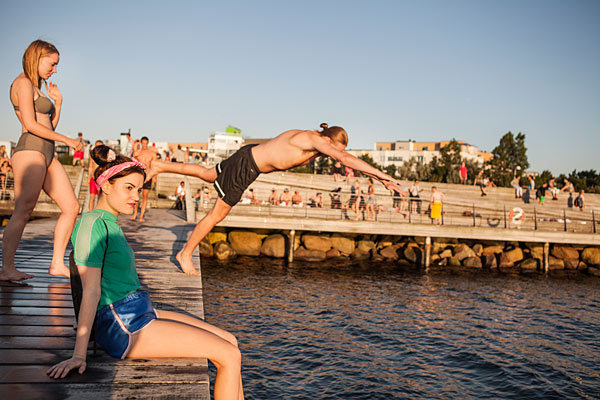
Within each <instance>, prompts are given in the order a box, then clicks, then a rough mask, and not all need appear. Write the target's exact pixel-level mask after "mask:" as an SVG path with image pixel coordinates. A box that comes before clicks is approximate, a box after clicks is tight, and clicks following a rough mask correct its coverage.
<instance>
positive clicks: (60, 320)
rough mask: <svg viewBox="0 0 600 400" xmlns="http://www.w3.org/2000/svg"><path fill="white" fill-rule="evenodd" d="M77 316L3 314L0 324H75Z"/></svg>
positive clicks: (0, 317)
mask: <svg viewBox="0 0 600 400" xmlns="http://www.w3.org/2000/svg"><path fill="white" fill-rule="evenodd" d="M74 322H75V317H74V316H73V317H62V316H52V317H48V316H27V317H24V316H22V315H1V316H0V325H56V326H73V323H74Z"/></svg>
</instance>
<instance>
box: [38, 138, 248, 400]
mask: <svg viewBox="0 0 600 400" xmlns="http://www.w3.org/2000/svg"><path fill="white" fill-rule="evenodd" d="M92 157H93V158H94V160H95V162H96V163H97V164H98V168H97V169H96V171H95V172H94V177H95V179H96V182H97V184H98V186H99V187H100V198H99V200H98V206H97V207H96V208H95V209H94V210H93V211H91V212H87V213H84V214H83V215H82V216H81V219H80V220H79V223H78V224H77V226H76V227H75V230H74V232H73V235H72V237H71V241H72V243H73V249H74V250H73V256H74V257H73V258H74V260H75V263H76V265H77V270H78V271H79V275H80V277H81V284H82V300H81V305H80V310H79V314H78V326H77V334H76V339H75V348H74V350H73V356H72V357H71V358H69V359H67V360H64V361H62V362H60V363H58V364H56V365H54V366H52V367H50V368H49V369H48V370H47V374H48V375H49V376H50V377H52V378H64V377H66V376H67V374H68V373H69V371H71V370H77V371H78V372H79V373H80V374H81V373H83V372H84V371H85V369H86V367H87V363H86V353H87V347H88V342H89V339H90V331H91V329H92V323H93V322H94V318H95V319H96V322H95V327H96V340H97V342H98V344H99V345H100V346H101V347H102V348H103V349H104V350H106V352H107V353H108V354H110V355H111V356H113V357H118V358H122V359H123V358H126V357H127V358H164V357H171V358H186V357H193V358H208V359H209V360H211V361H212V362H213V363H214V364H215V365H216V367H217V377H216V379H215V384H214V398H215V399H236V400H237V399H242V398H243V390H242V384H241V356H240V350H239V348H238V345H237V340H236V338H235V337H234V336H233V335H232V334H231V333H229V332H227V331H225V330H222V329H220V328H217V327H215V326H213V325H209V324H207V323H206V322H204V321H202V320H200V319H197V318H194V317H192V316H190V315H186V314H181V313H177V312H172V311H163V310H155V309H154V308H153V305H152V301H151V300H150V297H149V295H148V293H147V292H144V291H141V290H140V288H141V286H140V281H139V278H138V276H137V272H136V268H135V257H134V254H133V250H132V249H131V247H129V245H128V244H127V239H126V238H125V236H124V235H123V231H122V230H121V228H120V227H119V225H118V224H117V217H118V215H119V214H131V213H132V212H133V209H134V208H135V207H136V205H137V203H138V202H139V190H140V189H141V188H142V185H143V183H144V177H145V173H144V169H145V166H144V164H141V163H140V162H138V161H135V160H132V159H130V158H128V157H125V156H121V155H119V156H117V155H116V154H115V152H114V151H113V150H112V149H111V148H110V147H108V146H97V147H95V148H94V149H93V150H92Z"/></svg>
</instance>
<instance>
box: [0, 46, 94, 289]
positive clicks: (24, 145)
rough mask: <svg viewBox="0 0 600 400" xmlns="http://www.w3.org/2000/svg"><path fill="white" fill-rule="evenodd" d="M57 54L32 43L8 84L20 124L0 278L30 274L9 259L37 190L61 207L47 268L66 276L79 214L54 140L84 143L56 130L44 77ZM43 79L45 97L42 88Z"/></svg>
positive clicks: (58, 102) (53, 92)
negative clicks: (69, 245)
mask: <svg viewBox="0 0 600 400" xmlns="http://www.w3.org/2000/svg"><path fill="white" fill-rule="evenodd" d="M59 58H60V56H59V53H58V50H57V49H56V47H54V46H53V45H52V44H50V43H48V42H45V41H43V40H36V41H34V42H32V43H31V44H30V45H29V47H27V50H25V54H24V55H23V72H22V73H21V74H19V76H17V78H16V79H15V80H14V81H13V83H12V85H11V86H10V101H11V103H12V104H13V107H14V109H15V114H16V116H17V118H18V119H19V122H20V123H21V127H22V128H21V137H20V138H19V142H18V144H17V147H16V149H15V152H14V154H13V156H12V168H13V177H14V185H15V209H14V210H13V214H12V216H11V218H10V221H9V222H8V225H6V228H5V229H4V235H3V238H2V269H1V270H0V280H5V281H21V280H24V279H29V278H32V277H33V275H30V274H25V273H23V272H21V271H19V270H17V269H16V268H15V264H14V258H15V253H16V251H17V247H18V246H19V242H20V241H21V236H22V235H23V230H24V229H25V225H26V224H27V221H29V218H30V217H31V214H32V212H33V208H34V207H35V204H36V202H37V200H38V197H39V195H40V192H41V190H44V192H46V193H47V194H48V196H50V198H52V200H54V201H55V202H56V204H57V205H58V207H59V208H60V210H61V214H60V217H59V218H58V221H57V222H56V228H55V229H54V249H53V253H52V261H51V263H50V268H49V270H48V273H49V274H50V275H63V276H69V269H68V268H67V267H66V265H65V263H64V256H65V249H66V247H67V241H68V239H69V235H70V234H71V231H72V230H73V226H74V225H75V219H76V218H77V214H78V213H79V203H78V202H77V199H76V198H75V194H74V193H73V188H72V186H71V182H70V181H69V177H68V176H67V173H66V172H65V169H64V168H63V166H62V165H61V164H60V163H59V162H58V160H57V159H56V158H55V157H54V142H55V141H59V142H63V143H65V144H66V145H68V146H70V147H72V148H74V149H75V150H76V151H77V150H81V148H82V147H83V146H82V144H81V143H80V142H79V141H78V140H75V139H70V138H68V137H66V136H65V135H62V134H60V133H58V132H55V129H56V125H58V120H59V118H60V112H61V107H62V94H61V93H60V91H59V90H58V87H57V86H56V84H54V83H52V82H48V79H49V78H50V77H51V76H52V75H53V74H55V73H56V67H57V65H58V61H59ZM42 82H43V83H44V87H45V88H46V93H47V96H45V95H44V94H43V93H42V91H41V88H42ZM52 100H54V102H53V101H52Z"/></svg>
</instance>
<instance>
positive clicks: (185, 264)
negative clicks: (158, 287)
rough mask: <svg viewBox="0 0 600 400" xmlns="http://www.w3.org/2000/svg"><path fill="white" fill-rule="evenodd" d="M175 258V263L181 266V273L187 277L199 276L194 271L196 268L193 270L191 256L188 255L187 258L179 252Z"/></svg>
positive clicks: (197, 272) (196, 271)
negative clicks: (177, 262)
mask: <svg viewBox="0 0 600 400" xmlns="http://www.w3.org/2000/svg"><path fill="white" fill-rule="evenodd" d="M175 258H176V259H177V261H179V265H181V270H182V271H183V272H185V273H186V274H188V275H199V274H200V272H199V271H198V270H196V268H194V263H193V261H192V256H191V255H189V256H187V255H184V254H182V252H181V251H180V252H179V253H177V255H176V256H175Z"/></svg>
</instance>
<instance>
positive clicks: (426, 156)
mask: <svg viewBox="0 0 600 400" xmlns="http://www.w3.org/2000/svg"><path fill="white" fill-rule="evenodd" d="M457 142H458V144H459V146H460V156H461V158H462V159H465V160H472V161H475V162H477V163H479V164H483V163H484V162H485V161H487V160H488V159H490V158H491V153H487V152H482V151H479V149H478V148H477V146H474V145H471V144H468V143H466V142H464V141H462V140H459V141H457ZM449 143H450V141H449V140H444V141H440V142H415V141H412V140H399V141H396V142H375V150H374V151H373V154H372V157H373V160H374V161H375V162H376V163H377V164H379V165H381V166H382V167H387V166H388V165H392V164H393V165H396V166H397V167H400V166H401V165H402V164H404V163H405V162H406V161H408V160H410V159H411V158H414V159H415V160H416V161H417V162H421V163H424V164H428V163H430V162H431V161H432V160H433V158H434V157H437V158H440V150H441V149H442V148H443V147H444V146H447V145H448V144H449Z"/></svg>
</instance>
